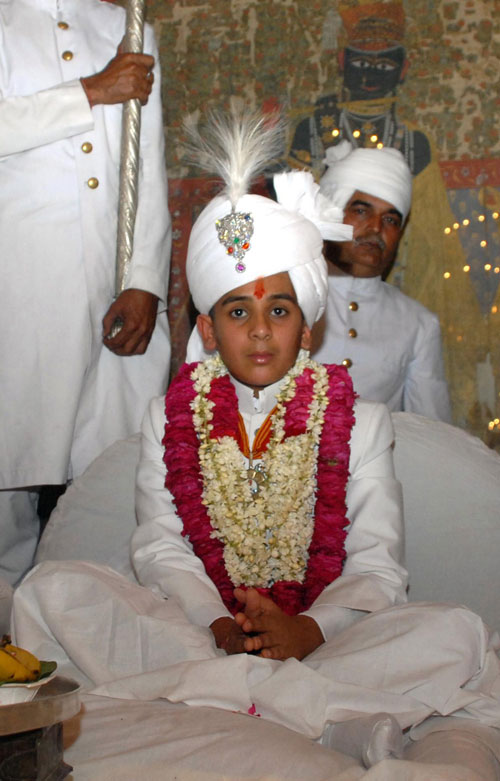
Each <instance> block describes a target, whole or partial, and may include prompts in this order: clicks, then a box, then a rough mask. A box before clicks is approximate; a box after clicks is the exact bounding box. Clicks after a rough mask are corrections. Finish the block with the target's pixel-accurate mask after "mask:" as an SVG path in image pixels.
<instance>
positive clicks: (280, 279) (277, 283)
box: [217, 271, 297, 303]
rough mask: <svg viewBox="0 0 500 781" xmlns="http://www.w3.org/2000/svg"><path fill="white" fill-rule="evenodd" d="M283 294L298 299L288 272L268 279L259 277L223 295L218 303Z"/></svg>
mask: <svg viewBox="0 0 500 781" xmlns="http://www.w3.org/2000/svg"><path fill="white" fill-rule="evenodd" d="M281 293H283V294H285V295H287V296H292V297H293V298H294V299H296V298H297V297H296V294H295V289H294V287H293V285H292V281H291V279H290V275H289V274H288V272H287V271H282V272H280V273H279V274H271V275H270V276H268V277H257V279H253V280H252V281H251V282H247V283H246V284H244V285H240V286H239V287H235V288H233V290H229V291H228V292H227V293H226V294H225V295H223V296H222V297H221V298H220V299H219V301H218V302H217V303H222V302H224V301H226V300H227V299H233V298H239V297H242V298H246V297H249V296H252V297H255V298H257V299H258V300H260V299H261V298H263V297H264V296H266V295H269V296H276V295H279V294H281Z"/></svg>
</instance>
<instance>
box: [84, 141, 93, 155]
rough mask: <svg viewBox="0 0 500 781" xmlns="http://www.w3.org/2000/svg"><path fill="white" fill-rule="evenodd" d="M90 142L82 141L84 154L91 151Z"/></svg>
mask: <svg viewBox="0 0 500 781" xmlns="http://www.w3.org/2000/svg"><path fill="white" fill-rule="evenodd" d="M92 149H93V147H92V144H91V143H90V141H84V142H83V144H82V152H85V154H86V155H88V153H89V152H92Z"/></svg>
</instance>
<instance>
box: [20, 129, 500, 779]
mask: <svg viewBox="0 0 500 781" xmlns="http://www.w3.org/2000/svg"><path fill="white" fill-rule="evenodd" d="M223 129H224V128H221V127H219V131H218V133H219V137H220V138H221V139H222V141H221V143H220V144H219V146H220V147H222V150H219V154H221V151H224V150H225V151H226V152H227V155H226V156H225V157H224V156H223V157H222V158H221V159H222V160H223V162H224V165H220V166H219V170H221V172H222V174H223V175H224V176H225V179H226V191H225V193H224V196H221V197H217V198H215V199H214V200H213V201H211V202H210V203H209V204H208V206H207V207H206V208H205V210H204V211H203V212H202V214H201V215H200V217H199V218H198V220H197V221H196V223H195V225H194V227H193V230H192V235H191V240H190V243H189V249H188V258H187V273H188V279H189V282H190V285H191V289H192V291H193V296H194V300H195V302H196V304H197V306H198V307H199V309H200V314H199V315H198V319H197V325H198V330H199V335H200V336H201V341H202V342H203V348H204V350H206V351H208V352H209V353H210V352H212V351H213V350H214V349H216V350H217V352H216V354H215V355H213V356H212V357H209V358H207V359H206V360H203V361H201V362H199V361H197V362H194V363H189V364H184V366H183V367H181V370H180V372H179V374H178V376H177V377H176V378H175V380H174V381H173V382H172V384H171V386H170V388H169V390H168V392H167V395H166V397H165V398H160V399H153V401H152V402H151V404H150V407H149V410H148V412H147V414H146V417H145V420H144V423H143V429H142V446H141V460H140V463H139V466H138V471H137V490H136V510H137V518H138V521H139V526H138V528H137V529H136V531H135V532H134V534H133V537H132V543H131V551H132V561H133V565H134V568H135V573H136V575H137V578H138V580H139V581H140V583H141V584H142V585H143V586H145V587H146V588H142V589H141V588H139V587H138V586H137V585H133V584H130V583H127V582H126V581H124V580H123V579H120V577H119V576H118V575H116V574H114V573H112V572H110V570H109V569H107V568H105V569H104V568H99V567H98V566H97V565H88V564H86V563H84V562H66V563H64V565H63V568H62V570H61V568H60V567H54V566H53V562H52V563H51V562H46V563H45V564H42V565H41V566H40V567H39V568H38V569H36V570H35V572H34V573H33V574H32V575H30V576H28V578H27V579H25V581H24V582H23V583H22V584H21V586H20V587H19V588H18V589H17V591H16V594H15V597H14V599H15V604H16V607H15V611H14V623H15V628H16V632H17V635H18V636H17V640H18V641H20V642H23V643H24V644H25V645H29V647H30V648H31V649H32V650H34V651H35V652H36V651H37V649H38V646H39V645H40V646H43V649H44V653H48V652H49V649H50V654H51V655H53V658H57V659H58V662H59V663H60V664H61V669H64V670H65V672H71V674H72V675H74V676H75V677H77V678H78V679H79V680H82V678H83V682H84V683H86V684H87V685H89V681H90V682H91V683H92V682H93V683H94V685H97V686H98V688H97V689H96V690H95V691H96V692H97V693H99V694H101V695H105V696H119V697H132V698H134V697H140V698H144V697H148V698H154V697H158V696H160V697H165V698H167V699H171V700H173V701H176V702H179V701H182V702H185V703H187V704H197V705H208V706H212V707H213V706H215V707H220V708H225V709H229V710H239V711H242V712H244V713H249V714H254V713H258V714H259V715H261V716H262V717H263V718H266V719H268V720H270V721H274V722H277V723H280V724H283V725H285V726H289V727H292V728H293V729H295V730H296V731H298V732H302V733H304V734H306V735H308V736H310V737H312V738H320V737H321V740H322V742H323V743H324V744H325V745H327V746H330V747H333V748H335V747H336V746H339V745H340V744H342V745H344V746H345V742H346V741H347V742H349V743H350V744H351V745H352V744H354V748H352V749H351V750H352V751H353V752H354V753H355V754H356V755H359V758H360V759H362V760H363V761H364V762H365V764H366V765H367V766H369V765H371V764H374V763H376V762H377V761H379V760H381V759H382V758H384V757H386V756H388V755H391V754H399V753H400V751H401V750H402V744H403V735H402V731H401V727H403V728H404V727H409V726H411V725H413V724H417V723H419V722H421V721H422V720H423V719H425V718H426V717H427V716H429V715H431V714H433V713H441V714H442V715H445V714H448V713H454V714H455V715H462V716H469V717H471V716H472V715H474V716H476V717H477V718H479V719H481V718H483V719H484V720H488V721H489V723H490V724H498V725H499V726H500V703H499V702H498V701H497V699H495V696H494V695H492V696H490V693H491V692H494V691H495V687H496V686H498V681H499V679H500V663H499V661H498V659H497V658H496V656H495V653H494V646H493V641H490V640H489V637H488V633H487V630H486V629H485V628H484V627H483V625H482V623H481V620H480V619H479V617H477V616H474V615H473V614H472V613H470V612H469V611H467V610H466V609H464V608H454V607H453V606H449V605H437V606H428V605H425V606H422V605H411V606H410V605H406V604H404V603H405V602H406V582H407V573H406V570H405V568H404V565H403V529H402V509H401V492H400V486H399V483H398V482H397V480H396V479H395V476H394V470H393V463H392V441H393V431H392V425H391V420H390V416H389V413H388V411H387V408H386V407H385V406H384V405H383V404H375V403H372V402H367V401H355V394H354V392H353V389H352V384H351V381H350V378H349V375H348V372H347V371H346V369H345V368H344V367H342V366H333V365H332V366H322V365H320V364H318V363H316V362H315V361H311V360H310V358H309V354H308V347H309V344H310V337H311V328H310V327H311V326H312V324H313V323H314V321H315V320H316V318H317V316H318V315H319V314H320V313H321V311H322V308H323V306H324V303H325V297H326V264H325V261H324V259H323V258H322V256H321V246H322V238H321V234H320V231H319V229H318V227H317V226H320V227H321V225H322V223H324V222H326V223H329V226H328V232H329V235H330V236H331V237H332V238H333V239H335V238H337V237H345V238H348V235H349V231H350V228H349V226H345V225H342V224H341V223H335V220H334V219H333V217H334V215H335V212H334V211H332V207H331V205H329V204H328V203H327V201H325V199H323V197H322V196H321V194H320V193H319V192H318V187H317V185H315V184H314V182H313V180H312V177H311V176H310V174H303V173H301V172H296V173H293V174H289V175H285V176H284V177H281V178H280V176H278V177H276V178H275V180H274V184H275V189H276V192H277V195H278V199H279V201H283V202H278V203H275V202H273V201H271V200H270V199H266V198H261V197H259V196H256V195H249V194H247V192H246V191H247V187H248V181H245V180H248V178H249V177H248V176H247V174H248V172H249V171H250V172H252V170H254V168H255V166H254V167H252V165H251V164H250V163H251V161H250V162H249V160H248V159H247V158H248V154H247V155H246V156H245V155H244V154H243V155H242V154H241V150H243V151H245V150H248V146H249V145H251V143H252V140H253V141H254V142H256V145H257V147H258V148H261V149H264V150H265V151H266V152H267V153H268V154H269V148H268V147H269V144H266V143H265V138H266V136H265V133H264V141H263V132H264V131H263V128H262V127H261V123H260V124H257V125H255V122H254V123H252V122H250V121H248V120H245V121H242V122H241V123H238V122H237V121H236V122H235V123H233V125H232V126H231V128H230V129H231V132H229V130H228V129H227V128H225V129H224V132H223V133H222V135H221V131H222V130H223ZM228 135H229V138H228ZM197 142H198V145H202V144H203V143H204V139H202V138H201V137H198V139H197ZM234 150H236V152H237V153H236V152H235V154H234V155H229V151H234ZM210 151H211V155H212V156H213V154H214V153H213V152H212V148H210ZM235 157H236V158H237V160H236V162H235ZM250 157H252V156H250ZM271 157H272V155H271V154H269V158H271ZM240 158H243V162H242V161H241V159H240ZM238 161H239V163H238ZM235 167H236V169H238V170H237V171H236V172H235ZM238 171H240V173H241V172H242V171H243V172H246V173H245V176H244V177H241V176H239V175H237V173H238ZM338 216H339V217H340V213H338ZM309 217H310V218H311V219H309ZM314 223H315V224H314ZM197 344H198V347H199V346H200V343H199V342H197V341H196V340H193V342H192V344H191V345H190V349H191V350H192V351H193V352H194V350H195V349H196V347H197ZM68 574H70V575H71V578H70V579H68ZM60 595H63V600H64V603H65V604H64V605H62V604H61V601H60V599H59V597H60ZM56 603H57V604H56ZM97 605H99V609H94V610H93V608H96V606H97ZM77 606H84V610H85V618H84V619H83V620H82V615H81V614H80V613H79V610H78V609H76V610H75V609H74V608H75V607H77ZM370 614H371V615H370ZM93 615H95V616H96V618H95V621H96V622H99V621H102V620H103V619H102V616H105V619H104V620H105V622H106V627H110V626H111V627H113V628H116V631H113V632H109V631H89V626H88V616H93ZM36 616H43V619H40V620H39V621H38V619H37V618H36ZM34 617H35V618H34ZM443 626H445V627H446V630H445V631H443ZM82 631H84V632H85V643H84V644H83V645H84V646H85V649H84V652H83V653H81V646H82V643H81V642H78V640H77V638H78V637H79V636H81V633H82ZM55 638H57V642H56V641H55ZM54 644H55V645H54ZM58 644H59V645H58ZM60 646H62V647H63V649H64V651H61V647H60ZM64 652H65V653H64ZM65 654H66V655H65ZM388 660H390V663H388ZM141 673H145V674H144V675H141ZM470 679H472V683H471V687H470V691H469V689H468V682H469V681H470ZM469 705H470V706H471V708H470V710H469V709H468V706H469ZM381 710H383V711H388V712H387V713H385V714H380V711H381ZM367 716H368V718H367ZM356 717H359V718H356ZM346 719H350V720H351V721H350V722H349V724H347V725H346V724H344V725H342V724H340V725H339V724H338V723H339V722H345V720H346ZM352 732H354V734H355V736H356V738H355V739H354V740H352V734H351V735H350V736H349V733H352ZM349 737H350V738H351V739H349Z"/></svg>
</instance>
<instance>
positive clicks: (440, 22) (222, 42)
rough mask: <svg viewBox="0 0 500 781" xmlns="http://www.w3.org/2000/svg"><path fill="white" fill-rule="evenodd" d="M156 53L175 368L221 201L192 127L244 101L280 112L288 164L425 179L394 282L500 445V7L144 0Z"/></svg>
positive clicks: (443, 1)
mask: <svg viewBox="0 0 500 781" xmlns="http://www.w3.org/2000/svg"><path fill="white" fill-rule="evenodd" d="M147 4H148V19H149V21H150V22H152V23H153V25H154V27H155V30H156V34H157V37H158V41H159V44H160V51H161V60H162V68H163V99H164V109H165V128H166V134H167V164H168V169H169V177H170V182H171V208H172V214H173V218H174V230H175V233H174V255H173V264H172V277H171V302H170V317H171V325H172V331H173V338H174V354H175V366H177V365H178V364H179V362H180V361H181V360H182V358H183V352H184V347H185V341H186V337H187V333H188V330H189V322H190V320H189V315H190V310H189V297H188V295H187V290H186V283H185V276H184V259H185V251H186V240H187V236H188V232H189V226H190V224H191V222H192V219H193V216H195V215H196V214H197V213H198V211H199V209H200V208H201V206H202V205H203V203H204V202H206V200H208V199H209V198H210V197H211V195H212V193H213V192H214V187H215V185H214V183H213V182H208V181H206V180H202V179H200V178H198V176H197V174H196V172H195V171H193V170H190V169H189V167H188V166H187V165H186V164H185V163H184V161H183V157H182V145H183V132H182V121H183V119H184V117H185V116H186V115H187V114H194V115H195V116H196V115H197V114H199V113H200V112H203V111H204V110H205V109H206V108H208V107H224V106H227V105H228V104H229V102H230V101H242V102H244V103H246V104H248V105H250V106H252V107H254V108H262V109H264V110H269V109H272V108H275V107H279V108H281V110H282V111H283V112H284V114H285V115H286V116H287V118H288V121H289V132H288V134H287V137H285V138H284V139H283V154H282V160H281V163H282V164H283V165H285V164H287V165H292V166H299V167H306V168H310V169H311V170H313V171H314V172H315V173H316V174H319V173H320V172H321V169H322V159H323V153H324V149H325V148H326V147H327V146H330V145H332V144H335V143H338V142H339V141H340V140H341V139H343V138H348V139H349V140H351V142H352V143H354V144H356V145H363V146H370V145H376V144H378V143H383V144H385V145H387V144H388V145H391V146H396V147H397V148H399V149H401V151H402V152H403V154H405V156H406V158H407V160H408V163H409V165H410V167H411V169H412V172H413V174H414V177H415V178H414V185H415V189H414V202H413V203H414V205H413V209H412V214H411V218H410V221H409V224H408V227H407V230H406V232H405V236H404V240H403V242H402V244H401V247H400V252H399V254H398V258H397V261H396V263H395V266H394V268H393V270H392V272H391V275H390V277H389V281H390V282H392V283H393V284H396V285H398V286H399V287H400V288H401V289H402V290H403V291H404V292H405V293H407V294H408V295H410V296H412V297H414V298H417V299H418V300H420V301H421V302H422V303H423V304H425V305H426V306H428V307H429V308H430V309H432V310H433V311H435V312H437V314H438V315H439V317H440V320H441V325H442V330H443V338H444V344H445V360H446V368H447V373H448V379H449V383H450V389H451V394H452V401H453V410H454V420H455V422H456V423H457V425H460V426H462V427H464V428H466V429H468V430H469V431H471V432H473V433H475V434H477V435H478V436H480V437H481V438H483V439H484V440H485V441H486V442H487V443H488V444H489V445H490V446H493V447H498V448H499V449H500V423H499V422H498V418H500V395H499V394H500V311H499V308H500V293H499V286H500V285H499V283H500V217H499V212H500V131H499V122H498V119H499V108H500V93H499V84H500V0H411V2H410V0H407V1H404V0H387V2H384V1H383V0H379V2H365V0H337V2H333V1H332V0H308V1H307V2H305V0H206V1H203V0H148V3H147Z"/></svg>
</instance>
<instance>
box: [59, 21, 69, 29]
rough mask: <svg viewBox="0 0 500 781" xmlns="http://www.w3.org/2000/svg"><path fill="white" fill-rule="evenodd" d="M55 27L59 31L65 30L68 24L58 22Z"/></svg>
mask: <svg viewBox="0 0 500 781" xmlns="http://www.w3.org/2000/svg"><path fill="white" fill-rule="evenodd" d="M57 26H58V27H59V29H60V30H67V29H68V27H69V24H68V23H67V22H58V23H57Z"/></svg>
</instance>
